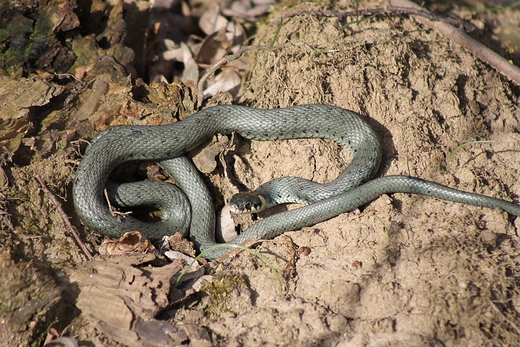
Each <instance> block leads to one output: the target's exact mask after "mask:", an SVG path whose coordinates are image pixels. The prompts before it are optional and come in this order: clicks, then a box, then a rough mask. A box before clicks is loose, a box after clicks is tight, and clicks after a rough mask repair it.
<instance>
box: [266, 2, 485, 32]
mask: <svg viewBox="0 0 520 347" xmlns="http://www.w3.org/2000/svg"><path fill="white" fill-rule="evenodd" d="M394 14H412V15H416V16H421V17H425V18H428V19H429V20H432V21H440V22H446V23H450V24H452V25H456V26H458V27H461V28H464V29H465V30H468V31H472V30H474V29H475V26H474V25H473V24H471V23H469V22H467V21H465V20H463V19H462V18H453V17H445V16H441V15H438V14H435V13H431V12H429V11H427V10H425V9H423V8H421V7H419V8H416V7H410V6H388V7H386V8H367V9H362V10H357V11H327V10H325V11H297V12H291V13H288V14H285V15H283V17H282V18H280V19H279V20H278V21H275V22H274V23H273V24H271V25H273V26H275V25H278V24H279V23H280V21H283V20H284V19H286V18H292V17H296V16H301V15H312V16H316V17H338V21H340V20H341V19H343V18H345V17H353V16H369V15H394Z"/></svg>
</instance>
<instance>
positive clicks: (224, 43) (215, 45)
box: [197, 27, 232, 64]
mask: <svg viewBox="0 0 520 347" xmlns="http://www.w3.org/2000/svg"><path fill="white" fill-rule="evenodd" d="M231 44H232V41H230V40H229V39H228V38H227V36H226V27H222V28H221V29H220V30H219V31H216V32H214V33H213V34H211V35H209V36H208V37H207V38H206V39H205V40H204V42H203V43H202V46H201V48H200V50H199V54H197V61H198V62H199V63H203V64H214V63H216V62H217V61H219V60H220V59H222V57H224V56H225V55H226V54H228V52H229V49H230V47H231Z"/></svg>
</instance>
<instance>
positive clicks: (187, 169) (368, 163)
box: [73, 105, 520, 259]
mask: <svg viewBox="0 0 520 347" xmlns="http://www.w3.org/2000/svg"><path fill="white" fill-rule="evenodd" d="M234 132H236V133H238V134H240V135H242V136H243V137H245V138H248V139H252V140H277V139H294V138H329V139H332V140H335V141H338V142H340V143H341V144H343V145H345V146H346V147H347V148H348V149H349V150H350V152H351V153H352V161H351V163H350V165H349V166H348V167H347V168H346V169H345V171H344V172H343V173H341V174H340V176H339V177H338V178H337V179H335V180H334V181H332V182H329V183H326V184H318V183H314V182H311V181H308V180H305V179H301V178H295V177H282V178H279V179H276V180H273V181H270V182H267V183H265V184H263V185H262V186H260V187H259V188H258V189H257V190H256V191H255V192H253V193H249V194H246V195H239V196H238V197H236V198H233V199H232V205H233V207H234V208H235V209H249V210H254V209H255V208H256V207H258V206H251V205H252V204H254V203H251V202H248V201H247V198H248V197H253V198H255V197H258V196H260V200H259V201H260V203H262V204H263V205H267V207H269V206H271V205H273V204H278V203H287V202H299V203H303V204H306V205H307V206H303V207H300V208H297V209H294V210H290V211H286V212H282V213H278V214H275V215H272V216H270V217H267V218H265V219H262V220H260V221H258V222H257V223H255V224H253V225H252V226H251V227H250V228H248V229H247V230H245V231H244V232H243V233H241V234H240V235H239V236H237V237H236V238H235V239H234V240H232V241H231V243H233V244H240V243H243V242H244V241H246V240H249V239H254V238H263V239H266V238H273V237H275V236H277V235H279V234H281V233H283V232H285V231H289V230H297V229H300V228H303V227H305V226H310V225H313V224H316V223H318V222H321V221H324V220H327V219H330V218H332V217H334V216H337V215H338V214H341V213H344V212H348V211H351V210H353V209H355V208H357V207H359V206H361V205H364V204H366V203H368V202H370V201H372V200H374V199H376V198H377V197H379V196H380V195H381V194H385V193H414V194H422V195H426V196H431V197H435V198H438V199H444V200H449V201H454V202H459V203H464V204H469V205H476V206H482V207H489V208H501V209H503V210H504V211H507V212H508V213H510V214H513V215H516V216H520V206H519V205H516V204H514V203H511V202H508V201H505V200H501V199H496V198H492V197H487V196H484V195H479V194H474V193H469V192H463V191H459V190H456V189H452V188H449V187H445V186H442V185H440V184H437V183H434V182H430V181H425V180H422V179H419V178H413V177H408V176H386V177H381V178H376V179H373V180H370V181H369V179H370V178H372V176H373V175H374V174H375V173H376V171H377V170H378V168H379V164H380V161H381V146H380V143H379V140H378V138H377V136H376V134H375V132H374V131H373V130H372V128H371V127H370V126H369V125H368V124H367V123H366V122H365V121H364V120H363V119H362V117H361V116H359V115H358V114H356V113H354V112H352V111H348V110H345V109H342V108H338V107H334V106H328V105H302V106H292V107H288V108H282V109H272V110H266V109H255V108H249V107H245V106H237V105H223V106H214V107H210V108H206V109H204V110H201V111H199V112H197V113H196V114H194V115H192V116H190V117H188V118H186V119H184V120H182V121H179V122H176V123H173V124H169V125H162V126H115V127H112V128H109V129H108V130H106V131H104V132H102V133H100V134H99V135H98V136H97V137H96V138H94V140H93V141H92V143H91V145H90V146H89V148H88V149H87V151H86V153H85V156H84V157H83V160H82V161H81V163H80V165H79V167H78V170H77V174H76V179H75V181H74V185H73V199H74V206H75V208H76V212H77V214H78V215H79V217H80V218H81V219H82V221H83V222H84V223H85V224H86V225H87V226H88V227H89V228H91V229H93V230H95V231H97V232H99V233H101V234H105V235H109V236H114V237H118V236H121V235H122V234H123V233H124V232H126V231H132V230H139V231H140V232H142V233H143V234H144V235H146V236H148V237H151V238H156V239H157V238H160V237H162V236H163V235H168V234H173V233H175V232H177V231H178V232H181V233H182V234H183V235H187V233H188V231H189V233H190V238H191V240H192V241H193V242H194V244H195V246H196V248H197V249H198V250H200V251H204V250H206V249H208V248H209V247H211V246H213V245H215V244H216V242H215V236H214V228H215V211H214V207H213V203H212V199H211V196H210V193H209V191H208V189H207V187H206V186H205V184H204V183H203V181H202V179H201V177H200V175H199V173H198V171H197V170H196V169H195V168H194V167H193V164H192V163H191V161H190V160H189V159H187V158H186V157H185V156H184V154H185V153H186V152H188V151H189V150H191V149H193V148H194V147H196V146H197V145H199V144H201V143H202V142H204V141H205V140H207V139H208V138H210V137H211V136H213V135H215V134H217V133H219V134H231V133H234ZM145 159H146V160H155V161H156V162H157V163H158V164H159V165H160V166H161V167H162V168H163V170H164V171H165V172H166V173H167V174H168V175H169V176H171V178H172V179H173V180H174V181H175V183H176V185H177V186H178V187H179V188H180V190H181V191H182V192H183V193H182V192H177V191H176V188H175V187H173V185H171V184H167V183H162V182H136V183H125V184H113V183H110V184H109V175H110V173H111V172H112V170H114V168H116V167H117V166H118V165H119V164H121V163H124V162H127V161H132V160H145ZM367 181H368V182H367ZM365 182H367V183H365ZM105 188H107V192H108V195H109V197H110V200H111V202H112V203H114V204H116V205H118V206H122V207H125V206H134V205H150V206H153V207H156V208H158V209H161V210H162V211H163V218H162V221H161V222H158V223H145V222H142V221H140V220H138V219H136V218H133V217H131V216H120V217H114V216H113V215H112V214H111V212H110V210H109V207H108V205H107V203H106V200H105V195H104V190H105ZM183 194H185V196H184V195H183ZM170 196H175V198H173V199H175V200H173V201H170V200H169V199H170ZM244 198H246V199H245V200H244ZM240 204H241V206H238V205H240ZM172 205H175V206H177V209H176V210H175V209H173V208H172ZM264 207H265V206H264ZM190 216H191V218H190ZM227 251H229V249H227V248H217V249H214V250H210V251H209V252H207V253H205V257H206V258H208V259H215V258H217V257H219V256H220V255H222V254H224V253H226V252H227Z"/></svg>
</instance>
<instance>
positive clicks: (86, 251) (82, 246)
mask: <svg viewBox="0 0 520 347" xmlns="http://www.w3.org/2000/svg"><path fill="white" fill-rule="evenodd" d="M34 178H35V179H36V181H38V183H39V184H40V185H41V186H42V189H43V191H44V192H45V194H47V195H48V196H49V199H50V200H51V202H52V203H53V204H54V206H56V208H57V209H58V213H59V214H60V216H61V218H62V219H63V221H64V222H65V224H66V225H67V227H68V228H69V229H70V231H71V232H72V235H73V236H74V238H75V239H76V242H77V243H78V245H79V247H80V248H81V250H82V251H83V253H84V254H85V256H86V257H87V259H88V260H92V254H90V252H89V251H88V249H87V247H86V246H85V244H84V243H83V241H81V238H80V237H79V234H78V232H77V231H76V228H74V226H73V225H72V223H71V222H70V220H69V216H67V214H66V213H65V211H63V209H62V208H61V205H60V203H59V202H58V200H56V197H55V196H54V195H53V194H52V193H51V191H50V190H49V188H47V185H46V184H45V182H43V180H42V178H41V177H40V175H35V176H34Z"/></svg>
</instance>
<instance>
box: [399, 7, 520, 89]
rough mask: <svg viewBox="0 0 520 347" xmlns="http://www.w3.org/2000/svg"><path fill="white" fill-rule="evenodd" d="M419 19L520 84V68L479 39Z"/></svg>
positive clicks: (445, 24) (450, 27)
mask: <svg viewBox="0 0 520 347" xmlns="http://www.w3.org/2000/svg"><path fill="white" fill-rule="evenodd" d="M390 2H391V3H392V4H393V5H398V6H403V7H404V6H406V7H410V8H416V9H422V8H421V7H420V6H419V5H417V4H415V3H413V2H412V1H409V0H391V1H390ZM418 20H419V21H420V22H421V23H423V24H424V25H426V26H429V27H430V28H432V29H435V30H438V31H440V32H441V33H442V34H443V35H444V36H446V37H447V38H449V39H450V40H452V41H453V42H455V43H457V44H459V45H461V46H462V47H464V48H465V49H467V50H468V51H470V53H472V54H473V55H474V56H475V57H477V58H479V59H480V60H482V61H484V62H485V63H487V64H489V65H490V66H491V67H492V68H494V69H495V70H497V71H498V72H499V73H501V74H502V75H504V76H505V77H507V78H509V79H510V80H511V81H513V82H515V83H516V84H518V85H520V68H518V67H517V66H515V65H513V64H511V63H510V62H508V61H507V60H506V59H504V58H503V57H502V56H500V55H499V54H497V53H496V52H494V51H492V50H491V49H489V48H487V47H486V46H484V45H483V44H481V43H480V42H478V41H477V40H475V39H473V38H471V37H469V36H468V35H466V33H465V32H464V31H462V30H460V29H457V28H454V27H453V26H451V25H450V24H448V23H442V22H431V21H425V20H421V18H418Z"/></svg>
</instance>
